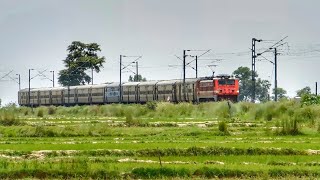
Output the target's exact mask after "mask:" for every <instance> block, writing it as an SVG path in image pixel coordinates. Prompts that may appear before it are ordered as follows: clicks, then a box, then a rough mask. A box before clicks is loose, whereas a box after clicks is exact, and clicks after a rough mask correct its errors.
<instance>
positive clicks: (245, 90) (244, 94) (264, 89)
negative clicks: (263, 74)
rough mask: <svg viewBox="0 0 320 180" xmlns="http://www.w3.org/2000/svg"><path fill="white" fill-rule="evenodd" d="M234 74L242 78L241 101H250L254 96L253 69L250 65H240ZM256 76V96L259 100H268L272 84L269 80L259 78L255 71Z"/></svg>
mask: <svg viewBox="0 0 320 180" xmlns="http://www.w3.org/2000/svg"><path fill="white" fill-rule="evenodd" d="M232 74H233V75H234V76H236V77H238V78H239V80H240V90H239V91H240V94H239V100H240V101H250V100H251V98H252V87H253V83H252V79H251V70H250V69H249V68H248V67H242V66H241V67H239V68H238V69H236V70H235V71H234V72H233V73H232ZM255 78H256V98H257V99H258V100H259V101H267V100H268V94H269V93H268V92H269V88H270V86H271V84H270V82H269V81H268V80H263V79H261V78H258V74H257V73H255Z"/></svg>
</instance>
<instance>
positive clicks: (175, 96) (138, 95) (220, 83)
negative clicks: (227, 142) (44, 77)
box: [18, 75, 239, 106]
mask: <svg viewBox="0 0 320 180" xmlns="http://www.w3.org/2000/svg"><path fill="white" fill-rule="evenodd" d="M238 95H239V80H238V79H237V78H234V77H232V76H228V75H221V76H216V77H206V78H197V79H186V80H185V89H184V88H183V80H181V79H177V80H164V81H147V82H127V83H123V84H121V86H120V84H119V83H105V84H100V85H83V86H70V87H56V88H34V89H30V100H29V89H23V90H20V91H19V92H18V101H19V104H20V105H21V106H48V105H55V106H60V105H64V106H69V105H85V104H109V103H146V102H149V101H167V102H205V101H221V100H232V101H237V98H238Z"/></svg>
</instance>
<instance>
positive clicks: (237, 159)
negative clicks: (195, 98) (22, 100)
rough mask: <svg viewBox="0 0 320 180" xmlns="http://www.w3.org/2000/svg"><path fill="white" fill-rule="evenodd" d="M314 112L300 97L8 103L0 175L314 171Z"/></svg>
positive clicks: (318, 145)
mask: <svg viewBox="0 0 320 180" xmlns="http://www.w3.org/2000/svg"><path fill="white" fill-rule="evenodd" d="M308 96H309V95H308ZM316 98H317V97H316ZM319 110H320V106H319V105H318V104H317V103H316V101H314V100H313V99H310V98H309V99H308V98H306V97H304V98H302V100H301V102H296V101H289V100H282V101H280V102H277V103H276V102H266V103H261V104H252V103H248V102H240V103H236V104H233V103H227V102H218V103H201V104H191V103H179V104H171V103H164V102H159V103H156V102H150V103H147V104H145V105H137V104H111V105H101V106H99V105H96V106H74V107H55V106H50V107H38V108H33V109H32V108H28V107H16V106H14V105H13V104H11V105H9V106H6V107H3V108H1V109H0V135H1V139H0V143H1V146H0V178H4V179H16V178H31V179H32V178H39V179H45V178H47V179H66V178H75V179H78V178H86V179H89V178H91V179H157V178H158V179H172V178H173V179H175V178H177V179H184V178H188V179H193V178H198V179H202V178H244V179H247V178H258V179H265V178H272V179H277V178H279V179H284V178H303V177H305V178H319V177H320V173H319V168H320V161H318V156H319V154H320V126H319V125H320V121H319V120H320V111H319Z"/></svg>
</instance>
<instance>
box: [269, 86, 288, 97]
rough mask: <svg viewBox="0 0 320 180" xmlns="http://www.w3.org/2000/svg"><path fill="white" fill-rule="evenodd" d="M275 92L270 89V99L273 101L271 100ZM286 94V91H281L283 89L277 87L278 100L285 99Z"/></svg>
mask: <svg viewBox="0 0 320 180" xmlns="http://www.w3.org/2000/svg"><path fill="white" fill-rule="evenodd" d="M275 92H276V91H275V88H273V89H272V94H273V96H272V99H273V100H274V99H275ZM286 94H287V91H286V90H285V89H283V88H281V87H278V88H277V97H278V99H284V98H287V96H286Z"/></svg>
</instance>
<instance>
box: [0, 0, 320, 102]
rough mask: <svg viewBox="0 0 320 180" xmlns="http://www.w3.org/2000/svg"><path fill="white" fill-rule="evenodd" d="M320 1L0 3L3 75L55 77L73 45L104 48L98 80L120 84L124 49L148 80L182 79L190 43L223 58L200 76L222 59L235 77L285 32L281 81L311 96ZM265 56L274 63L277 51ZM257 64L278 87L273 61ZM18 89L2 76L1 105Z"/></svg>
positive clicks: (319, 48)
mask: <svg viewBox="0 0 320 180" xmlns="http://www.w3.org/2000/svg"><path fill="white" fill-rule="evenodd" d="M319 7H320V1H318V0H305V1H301V0H268V1H262V0H241V1H239V0H224V1H219V0H157V1H156V0H68V1H66V0H45V1H44V0H28V1H25V0H0V40H1V43H0V78H1V77H3V76H4V75H5V74H6V73H8V72H10V71H11V70H12V72H11V73H10V77H12V78H16V74H17V73H19V74H21V84H22V88H27V87H28V69H29V68H34V69H36V70H35V71H33V72H32V76H35V75H37V71H44V70H46V71H45V72H44V74H45V75H46V76H47V77H48V78H51V76H52V75H51V74H50V72H49V71H50V70H54V71H55V72H58V71H59V70H61V69H62V68H63V64H62V60H63V59H64V58H65V57H66V55H67V51H66V48H67V46H68V45H69V44H70V43H71V42H72V41H82V42H84V43H91V42H96V43H98V44H100V45H101V49H102V51H101V53H100V55H101V56H105V57H106V63H105V64H104V69H103V70H102V72H101V73H99V74H95V75H94V83H95V84H99V83H103V82H111V81H113V82H114V81H119V55H120V54H123V55H132V56H134V55H142V56H143V57H142V59H140V60H139V65H140V66H141V67H140V68H139V73H140V74H142V76H144V77H146V78H147V79H150V80H160V79H177V78H182V62H181V60H179V59H178V58H177V57H176V56H180V57H181V56H182V52H183V49H193V50H207V49H211V51H210V52H209V53H207V54H206V55H204V56H202V59H222V61H220V62H211V61H210V60H202V61H199V76H209V75H211V74H212V70H211V69H210V68H209V67H208V66H207V65H210V64H211V65H217V67H215V68H214V69H213V70H214V71H216V73H217V74H219V73H229V74H231V73H232V72H233V71H234V70H235V69H237V68H238V67H239V66H247V67H249V68H250V69H251V53H250V52H249V51H250V49H249V48H251V39H252V38H253V37H255V38H258V39H263V40H266V41H263V42H261V43H257V46H256V48H257V49H258V50H259V51H260V52H261V51H263V50H264V49H266V48H267V47H269V46H271V45H272V43H275V42H276V41H278V40H280V39H282V38H283V37H285V36H288V38H287V39H285V42H288V43H289V46H286V45H285V46H283V47H282V48H281V51H280V52H281V55H280V56H279V57H278V64H279V67H278V86H279V87H283V88H284V89H286V90H287V91H288V94H289V95H290V96H294V95H295V91H296V90H298V89H301V88H303V87H305V86H310V87H311V88H312V91H313V92H314V89H315V82H316V81H319V79H320V78H319V77H320V76H319V75H320V72H319V67H320V61H319V60H318V59H319V58H320V24H319V20H318V19H319V17H320V11H319ZM202 53H203V51H193V52H189V54H193V55H200V54H202ZM175 55H176V56H175ZM264 56H265V57H266V58H267V59H269V60H271V61H273V54H272V53H265V54H264ZM132 60H134V59H132V58H124V61H125V62H130V61H132ZM187 61H192V59H191V57H188V59H187ZM175 65H180V66H175ZM191 65H193V66H194V64H191ZM131 69H132V70H133V71H134V70H135V68H133V67H132V68H131ZM256 69H257V72H258V74H259V76H260V77H261V78H263V79H267V80H270V81H271V82H272V84H273V78H274V70H273V65H272V64H271V63H269V62H266V61H258V62H257V67H256ZM129 75H133V73H131V72H127V73H125V74H124V75H123V81H126V80H127V79H128V76H129ZM56 76H57V75H56ZM187 77H195V72H194V70H193V69H191V68H187ZM55 81H56V84H58V83H57V79H55ZM51 85H52V82H51V81H50V80H48V79H44V78H41V77H35V78H34V79H33V80H32V81H31V87H50V86H51ZM17 92H18V85H17V83H15V82H14V81H12V80H10V78H9V77H5V78H2V79H1V80H0V98H1V99H2V100H3V101H4V103H8V102H10V101H11V102H16V101H17Z"/></svg>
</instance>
